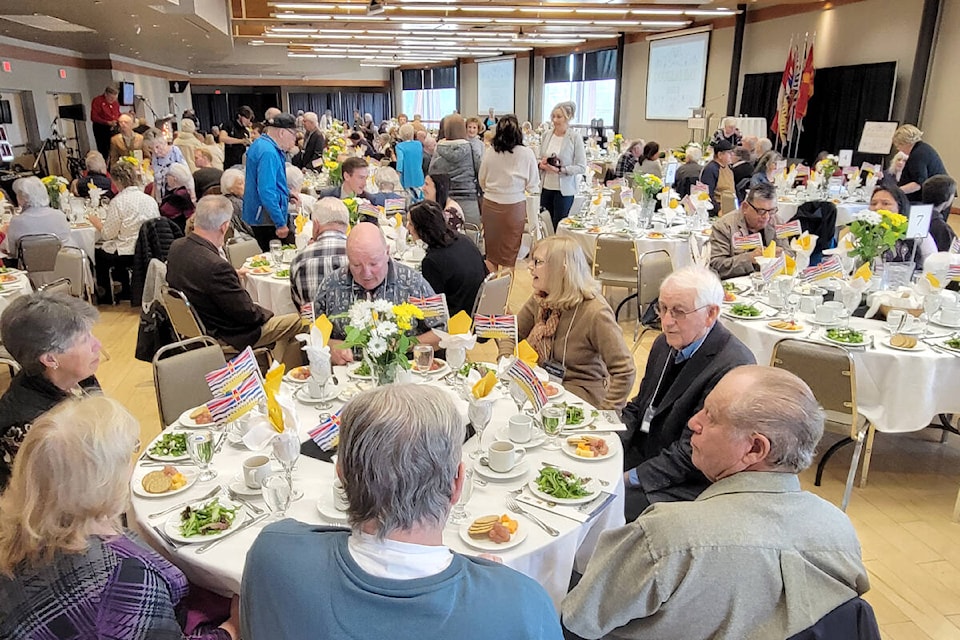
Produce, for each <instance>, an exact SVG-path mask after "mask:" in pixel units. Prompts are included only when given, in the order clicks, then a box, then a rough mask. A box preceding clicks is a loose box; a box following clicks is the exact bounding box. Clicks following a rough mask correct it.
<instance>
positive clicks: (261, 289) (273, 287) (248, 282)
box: [243, 265, 300, 315]
mask: <svg viewBox="0 0 960 640" xmlns="http://www.w3.org/2000/svg"><path fill="white" fill-rule="evenodd" d="M284 266H285V267H286V266H289V265H284ZM243 286H244V288H245V289H246V290H247V293H249V294H250V298H252V299H253V301H254V302H256V303H257V304H258V305H260V306H261V307H263V308H264V309H269V310H270V311H273V312H274V313H275V314H277V315H283V314H285V313H300V311H299V309H297V308H296V306H294V304H293V299H292V298H291V297H290V278H274V277H273V274H269V275H264V276H257V275H253V274H250V273H248V274H247V276H246V278H245V280H244V283H243Z"/></svg>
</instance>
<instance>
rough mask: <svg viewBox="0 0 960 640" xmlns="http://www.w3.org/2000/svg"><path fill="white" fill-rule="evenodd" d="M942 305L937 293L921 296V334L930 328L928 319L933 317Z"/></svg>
mask: <svg viewBox="0 0 960 640" xmlns="http://www.w3.org/2000/svg"><path fill="white" fill-rule="evenodd" d="M942 303H943V300H942V299H941V298H940V294H938V293H928V294H927V295H925V296H923V319H924V324H923V334H926V333H927V328H928V327H929V326H930V318H932V317H933V314H935V313H936V312H937V311H939V310H940V305H941V304H942Z"/></svg>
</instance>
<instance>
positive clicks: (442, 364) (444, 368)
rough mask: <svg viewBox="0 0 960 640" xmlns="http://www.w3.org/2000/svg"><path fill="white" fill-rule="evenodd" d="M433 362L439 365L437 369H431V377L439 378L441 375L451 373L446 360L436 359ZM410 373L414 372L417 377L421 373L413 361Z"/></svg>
mask: <svg viewBox="0 0 960 640" xmlns="http://www.w3.org/2000/svg"><path fill="white" fill-rule="evenodd" d="M433 361H434V362H436V363H437V367H436V368H434V369H431V370H430V371H429V375H431V376H439V375H446V374H447V373H449V372H450V365H448V364H447V361H446V360H444V359H443V358H434V359H433ZM431 366H433V365H431ZM410 371H412V372H413V373H415V374H417V375H420V372H419V371H418V370H417V368H416V366H415V365H414V364H413V360H411V361H410Z"/></svg>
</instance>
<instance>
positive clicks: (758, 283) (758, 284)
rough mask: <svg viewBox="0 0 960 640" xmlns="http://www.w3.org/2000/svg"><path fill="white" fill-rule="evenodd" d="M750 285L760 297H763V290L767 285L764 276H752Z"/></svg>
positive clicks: (757, 274) (755, 274) (754, 274)
mask: <svg viewBox="0 0 960 640" xmlns="http://www.w3.org/2000/svg"><path fill="white" fill-rule="evenodd" d="M750 284H751V285H752V286H753V291H754V293H756V294H757V295H758V296H759V295H763V288H764V285H766V284H767V283H766V281H765V280H764V279H763V276H762V275H761V274H759V273H751V274H750Z"/></svg>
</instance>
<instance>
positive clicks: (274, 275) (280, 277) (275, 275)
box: [270, 269, 290, 280]
mask: <svg viewBox="0 0 960 640" xmlns="http://www.w3.org/2000/svg"><path fill="white" fill-rule="evenodd" d="M280 271H287V272H288V273H285V274H283V275H280V272H279V271H278V272H276V273H271V274H270V277H271V278H274V279H275V280H289V279H290V273H289V271H290V270H289V269H280Z"/></svg>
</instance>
